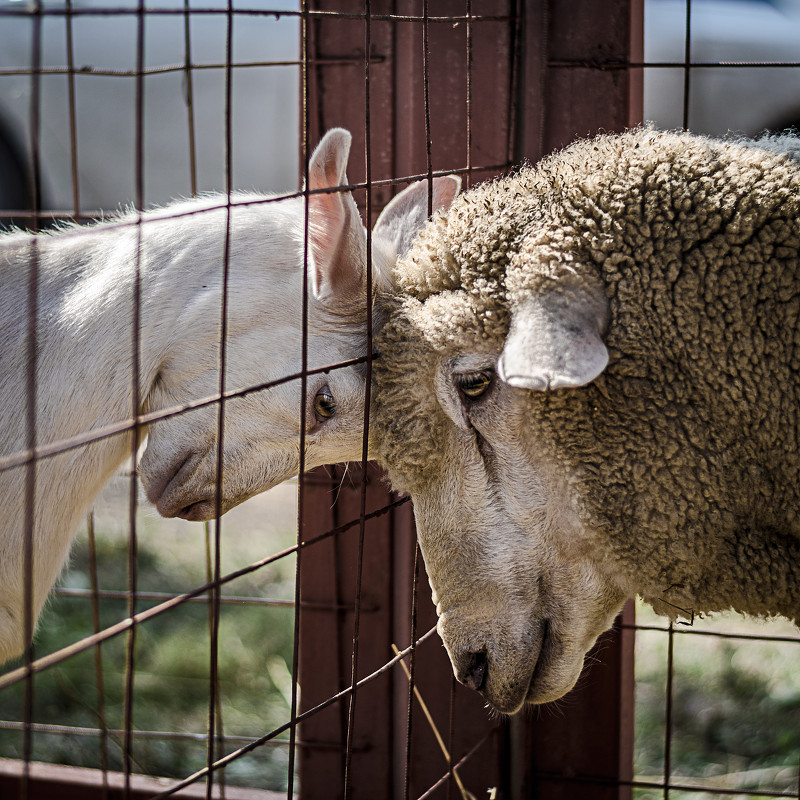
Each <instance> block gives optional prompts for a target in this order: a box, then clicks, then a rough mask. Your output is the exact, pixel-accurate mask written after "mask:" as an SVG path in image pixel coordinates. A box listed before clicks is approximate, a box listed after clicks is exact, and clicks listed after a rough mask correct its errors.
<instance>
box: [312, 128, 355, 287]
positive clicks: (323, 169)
mask: <svg viewBox="0 0 800 800" xmlns="http://www.w3.org/2000/svg"><path fill="white" fill-rule="evenodd" d="M351 141H352V137H351V136H350V133H349V132H348V131H346V130H344V129H342V128H333V129H332V130H330V131H328V132H327V133H326V134H325V136H324V138H323V139H322V141H321V142H320V143H319V144H318V145H317V148H316V150H314V152H313V153H312V155H311V159H310V161H309V162H308V188H309V190H310V191H311V192H318V193H315V194H311V195H309V198H308V213H309V220H308V236H309V245H310V248H309V249H310V254H309V265H308V273H309V278H310V280H311V291H312V293H313V295H314V297H315V298H316V299H318V300H321V301H322V302H331V301H338V300H341V299H344V298H349V297H350V296H352V295H355V294H356V293H357V292H358V291H359V289H360V287H361V285H362V283H363V280H364V268H365V266H366V231H365V229H364V225H363V223H362V222H361V216H360V215H359V213H358V208H357V207H356V204H355V200H353V196H352V194H351V193H350V192H348V191H332V192H325V191H321V192H320V191H319V190H324V189H335V188H336V187H337V186H346V185H347V175H346V169H347V156H348V154H349V153H350V142H351Z"/></svg>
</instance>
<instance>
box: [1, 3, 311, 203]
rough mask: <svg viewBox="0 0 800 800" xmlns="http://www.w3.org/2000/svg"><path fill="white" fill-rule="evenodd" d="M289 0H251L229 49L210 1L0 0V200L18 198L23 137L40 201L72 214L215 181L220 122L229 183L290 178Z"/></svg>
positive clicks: (265, 185)
mask: <svg viewBox="0 0 800 800" xmlns="http://www.w3.org/2000/svg"><path fill="white" fill-rule="evenodd" d="M297 5H298V4H297V2H296V0H294V1H293V0H250V1H249V2H248V3H247V4H246V8H247V12H244V11H242V12H239V11H235V12H234V14H233V15H231V17H230V24H231V49H230V53H229V54H228V53H227V41H228V20H229V17H228V14H227V13H226V9H227V3H226V2H219V0H212V1H211V2H208V0H204V2H202V3H200V4H198V3H196V2H195V0H186V2H185V5H184V2H183V0H148V2H147V5H146V13H145V14H143V15H142V16H141V18H140V16H139V15H138V14H137V13H136V12H137V2H136V0H71V2H70V0H43V2H42V3H41V8H40V12H41V13H39V14H38V15H35V14H34V13H33V11H32V9H33V6H32V5H31V4H30V3H27V2H20V1H19V0H0V176H2V178H0V207H2V208H6V209H11V208H16V209H20V208H26V207H30V206H29V204H30V202H31V198H30V186H31V181H30V172H31V169H32V165H33V163H34V160H35V158H36V156H35V155H34V147H33V142H34V140H36V141H37V148H38V165H39V174H40V176H41V198H40V207H41V208H44V209H54V210H58V211H63V212H65V213H67V214H71V215H84V214H92V213H93V212H96V211H97V210H100V209H111V210H113V209H116V208H119V207H121V206H125V205H127V204H131V203H137V202H141V203H142V204H144V205H148V206H149V205H153V204H158V203H163V202H165V201H167V200H168V199H170V198H172V197H175V196H180V195H190V194H192V193H196V192H202V191H208V190H212V189H215V190H224V189H226V188H227V185H228V183H227V179H226V162H227V155H226V154H227V147H226V141H227V133H228V129H229V130H230V161H231V176H230V185H231V188H240V189H257V190H260V191H281V190H293V189H295V188H296V187H297V175H298V168H297V162H298V155H297V152H298V146H297V128H298V104H299V81H298V76H299V65H298V57H299V49H300V36H299V24H298V18H297V15H296V9H297ZM194 7H196V8H198V9H202V10H201V11H200V12H196V13H190V14H187V13H186V9H187V8H188V9H192V8H194ZM243 8H244V6H243ZM216 9H219V12H217V11H216ZM281 11H284V12H295V13H288V14H281V13H279V12H281ZM267 12H270V13H267ZM276 12H278V13H276ZM140 19H141V23H140ZM140 25H141V42H142V51H141V56H140V55H139V41H140ZM37 38H38V40H39V52H40V56H39V67H40V75H39V77H38V78H34V77H33V74H32V73H33V70H34V67H35V66H36V65H35V63H34V61H35V52H36V49H35V48H34V42H35V40H36V39H37ZM228 62H230V63H231V64H232V65H233V69H232V70H231V73H230V75H231V80H230V103H229V104H228V94H227V83H226V64H227V63H228ZM187 65H191V67H192V68H191V69H188V68H187ZM138 72H142V73H143V76H142V77H141V79H138V78H137V73H138ZM139 89H141V106H140V105H139ZM37 92H38V97H39V102H38V112H39V123H38V127H39V131H38V136H36V137H34V136H33V135H32V118H33V117H32V101H33V98H34V97H35V95H36V93H37ZM228 108H229V109H230V116H229V117H228ZM140 110H141V113H139V112H140ZM139 163H141V166H142V170H141V176H142V184H141V187H140V186H139V185H138V183H137V174H138V172H139V170H138V165H139ZM139 195H141V196H139Z"/></svg>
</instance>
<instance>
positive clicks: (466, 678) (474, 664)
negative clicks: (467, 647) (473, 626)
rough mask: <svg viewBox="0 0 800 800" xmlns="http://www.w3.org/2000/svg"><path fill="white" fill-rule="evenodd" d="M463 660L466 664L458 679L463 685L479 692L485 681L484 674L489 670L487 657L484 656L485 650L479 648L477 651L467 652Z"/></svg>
mask: <svg viewBox="0 0 800 800" xmlns="http://www.w3.org/2000/svg"><path fill="white" fill-rule="evenodd" d="M464 661H465V662H466V666H465V667H464V670H463V671H462V672H461V674H460V675H459V676H458V680H459V681H460V682H461V683H463V684H464V686H467V687H469V688H470V689H474V690H475V691H476V692H479V691H480V690H481V689H482V688H483V685H484V684H485V683H486V676H487V673H488V672H489V659H488V658H487V657H486V652H485V651H483V650H480V651H479V652H477V653H467V654H466V655H465V658H464Z"/></svg>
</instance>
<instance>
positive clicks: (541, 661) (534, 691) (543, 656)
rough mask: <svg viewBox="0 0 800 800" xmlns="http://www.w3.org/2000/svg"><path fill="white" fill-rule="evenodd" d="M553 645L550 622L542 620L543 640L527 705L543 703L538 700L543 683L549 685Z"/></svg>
mask: <svg viewBox="0 0 800 800" xmlns="http://www.w3.org/2000/svg"><path fill="white" fill-rule="evenodd" d="M551 644H552V636H551V630H550V620H549V619H544V620H542V638H541V642H540V644H539V655H538V657H537V658H536V664H534V667H533V672H532V673H531V681H530V683H529V684H528V692H527V695H526V697H525V702H526V703H536V702H542V701H541V700H537V696H538V694H539V687H540V686H541V684H542V683H545V684H546V683H547V676H546V673H547V671H548V668H549V666H550V663H551V652H550V651H551V649H552V647H551Z"/></svg>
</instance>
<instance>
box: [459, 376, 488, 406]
mask: <svg viewBox="0 0 800 800" xmlns="http://www.w3.org/2000/svg"><path fill="white" fill-rule="evenodd" d="M493 377H494V375H493V373H491V372H489V371H486V370H482V371H480V372H467V373H465V374H464V375H456V386H458V388H459V390H460V391H461V393H462V394H463V395H464V396H465V397H468V398H469V399H470V400H476V399H477V398H478V397H480V396H481V395H483V394H485V393H486V391H487V390H488V389H489V387H490V386H491V385H492V378H493Z"/></svg>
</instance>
